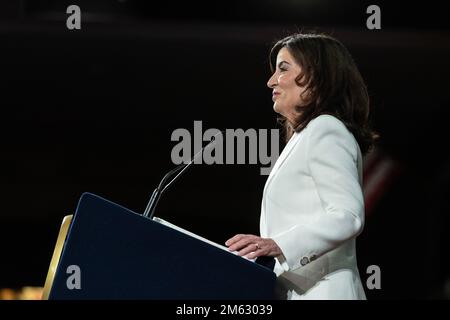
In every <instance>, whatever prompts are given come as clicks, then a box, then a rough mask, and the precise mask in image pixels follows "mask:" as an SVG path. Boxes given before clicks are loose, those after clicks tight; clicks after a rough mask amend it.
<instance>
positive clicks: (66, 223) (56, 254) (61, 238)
mask: <svg viewBox="0 0 450 320" xmlns="http://www.w3.org/2000/svg"><path fill="white" fill-rule="evenodd" d="M72 218H73V215H69V216H65V217H64V219H63V222H62V224H61V228H60V229H59V234H58V239H57V240H56V245H55V249H54V250H53V256H52V260H51V261H50V267H49V268H48V273H47V278H46V280H45V286H44V291H43V293H42V300H48V296H49V294H50V290H51V288H52V285H53V279H54V278H55V273H56V269H57V268H58V264H59V259H60V258H61V252H62V249H63V247H64V242H65V241H66V237H67V233H68V231H69V227H70V223H71V222H72Z"/></svg>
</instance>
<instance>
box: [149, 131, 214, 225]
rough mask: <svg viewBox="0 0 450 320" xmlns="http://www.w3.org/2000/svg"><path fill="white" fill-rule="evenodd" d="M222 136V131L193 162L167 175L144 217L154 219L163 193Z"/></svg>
mask: <svg viewBox="0 0 450 320" xmlns="http://www.w3.org/2000/svg"><path fill="white" fill-rule="evenodd" d="M219 134H222V131H220V132H219V133H217V134H216V135H214V136H213V137H212V138H211V141H210V142H209V143H208V144H207V145H206V146H204V147H203V148H202V149H201V150H200V151H199V152H197V153H196V154H195V155H194V156H193V157H192V159H191V161H189V162H188V163H187V164H184V163H182V164H180V165H178V166H177V167H175V168H174V169H172V170H171V171H169V172H168V173H166V175H165V176H164V177H163V178H162V180H161V182H160V183H159V185H158V187H157V188H156V189H155V190H154V191H153V193H152V196H151V197H150V200H149V202H148V204H147V207H146V208H145V211H144V213H143V216H144V217H147V218H149V219H153V216H154V214H155V208H156V206H157V204H158V201H159V199H160V198H161V196H162V195H163V193H164V192H165V191H166V190H167V189H168V188H169V187H170V186H171V185H172V183H173V182H175V180H177V179H178V178H179V177H180V176H181V175H182V174H183V173H184V172H185V171H186V170H187V169H188V168H189V167H190V166H191V165H192V164H193V163H194V161H195V160H197V158H198V157H199V156H200V155H202V154H203V151H204V150H205V149H206V148H208V147H209V146H212V145H213V144H214V143H216V137H217V136H218V135H219ZM175 174H176V176H175V177H174V178H173V179H172V180H170V181H169V182H168V183H166V182H167V180H169V179H170V178H171V177H172V176H174V175H175Z"/></svg>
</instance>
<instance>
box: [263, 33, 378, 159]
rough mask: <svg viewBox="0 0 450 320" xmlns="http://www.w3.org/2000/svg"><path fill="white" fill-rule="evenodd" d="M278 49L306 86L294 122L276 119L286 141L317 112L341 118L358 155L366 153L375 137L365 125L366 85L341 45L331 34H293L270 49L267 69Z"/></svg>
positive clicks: (366, 124) (367, 116) (367, 119)
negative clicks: (286, 54) (283, 50)
mask: <svg viewBox="0 0 450 320" xmlns="http://www.w3.org/2000/svg"><path fill="white" fill-rule="evenodd" d="M281 48H287V49H288V50H289V53H290V54H291V55H292V56H293V57H294V59H295V61H296V62H297V63H298V64H299V65H300V67H301V68H302V72H301V73H300V74H299V75H298V76H297V78H296V79H295V81H296V83H297V84H298V85H299V86H306V90H305V92H307V93H308V95H307V96H308V97H307V99H306V103H305V104H304V105H301V106H296V112H297V117H296V119H295V123H288V121H287V119H286V118H284V117H281V118H279V120H280V122H281V123H282V124H283V126H284V129H285V135H286V140H289V138H290V137H291V136H292V134H293V133H294V131H297V132H300V131H301V130H303V129H304V128H305V127H306V126H307V125H308V123H309V122H310V121H311V120H312V119H314V118H316V117H318V116H319V115H321V114H330V115H333V116H335V117H336V118H338V119H339V120H341V121H342V122H343V123H344V124H345V126H346V127H347V128H348V130H349V131H350V132H351V133H352V134H353V135H354V137H355V139H356V141H357V142H358V144H359V147H360V149H361V152H362V154H365V153H367V152H368V151H369V150H370V149H371V148H372V146H373V144H374V141H375V140H376V139H377V138H378V137H379V136H378V134H377V133H375V132H374V131H372V130H371V128H370V125H369V95H368V92H367V87H366V84H365V83H364V80H363V78H362V76H361V74H360V72H359V70H358V68H357V66H356V64H355V62H354V61H353V58H352V56H351V55H350V53H349V52H348V50H347V49H346V48H345V47H344V45H343V44H342V43H341V42H339V41H338V40H336V39H334V38H333V37H331V36H328V35H324V34H316V33H297V34H293V35H290V36H288V37H286V38H283V39H281V40H279V41H278V42H277V43H276V44H275V45H274V46H273V47H272V49H271V51H270V56H269V58H270V68H271V70H272V72H274V70H275V65H276V58H277V55H278V52H279V51H280V50H281Z"/></svg>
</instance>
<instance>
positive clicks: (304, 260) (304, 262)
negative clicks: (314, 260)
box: [300, 257, 309, 266]
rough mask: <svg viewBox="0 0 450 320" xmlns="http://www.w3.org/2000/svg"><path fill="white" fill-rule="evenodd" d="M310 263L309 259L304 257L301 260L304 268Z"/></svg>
mask: <svg viewBox="0 0 450 320" xmlns="http://www.w3.org/2000/svg"><path fill="white" fill-rule="evenodd" d="M308 263H309V259H308V257H303V258H302V260H300V264H301V265H302V266H304V265H306V264H308Z"/></svg>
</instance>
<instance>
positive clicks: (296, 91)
mask: <svg viewBox="0 0 450 320" xmlns="http://www.w3.org/2000/svg"><path fill="white" fill-rule="evenodd" d="M300 72H301V67H300V66H299V65H298V64H297V63H296V62H295V60H294V58H293V57H292V55H291V54H290V52H289V50H288V49H287V48H286V47H283V48H281V49H280V51H279V52H278V55H277V62H276V68H275V72H274V73H273V75H272V76H271V77H270V79H269V81H268V82H267V86H268V87H269V88H271V89H273V92H272V100H273V102H274V105H273V109H274V110H275V112H277V113H279V114H281V115H282V116H284V117H286V118H287V119H288V120H293V119H295V118H296V116H297V115H298V113H297V112H296V111H295V107H296V106H298V105H301V104H302V102H303V100H302V98H301V96H300V95H301V94H302V93H303V92H304V91H305V88H304V87H300V86H298V85H297V83H296V82H295V78H297V76H298V75H299V74H300Z"/></svg>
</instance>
